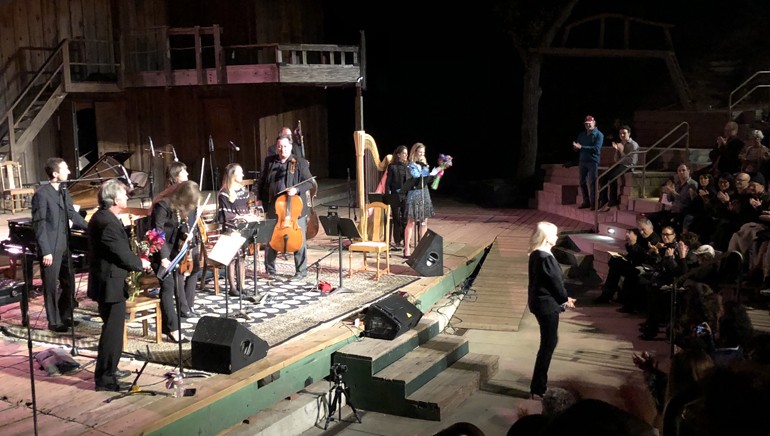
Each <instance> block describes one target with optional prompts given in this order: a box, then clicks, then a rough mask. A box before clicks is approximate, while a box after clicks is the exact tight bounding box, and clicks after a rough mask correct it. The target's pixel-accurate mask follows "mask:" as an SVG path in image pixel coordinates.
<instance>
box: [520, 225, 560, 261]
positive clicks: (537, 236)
mask: <svg viewBox="0 0 770 436" xmlns="http://www.w3.org/2000/svg"><path fill="white" fill-rule="evenodd" d="M558 231H559V229H558V227H556V224H553V223H549V222H548V221H540V222H539V223H537V226H535V230H534V231H533V232H532V236H530V237H529V250H528V251H527V253H528V254H529V253H532V252H533V251H535V250H537V249H538V248H540V247H542V246H543V245H545V243H546V241H548V235H550V234H554V235H555V234H556V233H557V232H558Z"/></svg>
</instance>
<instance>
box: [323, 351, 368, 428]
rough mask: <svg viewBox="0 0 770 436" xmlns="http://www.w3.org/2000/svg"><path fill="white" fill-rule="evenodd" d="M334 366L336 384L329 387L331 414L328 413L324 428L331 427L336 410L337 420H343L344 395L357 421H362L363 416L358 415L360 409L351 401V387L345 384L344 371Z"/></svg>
mask: <svg viewBox="0 0 770 436" xmlns="http://www.w3.org/2000/svg"><path fill="white" fill-rule="evenodd" d="M335 365H339V364H335ZM334 368H335V366H332V378H333V380H334V386H332V387H331V388H330V389H329V397H331V399H332V402H331V403H330V404H329V414H328V415H326V424H324V430H326V429H327V428H328V427H329V423H330V422H331V421H334V412H337V421H342V397H343V396H344V397H345V404H347V405H348V406H350V409H351V410H353V416H355V417H356V421H357V422H358V423H359V424H360V423H361V417H360V416H358V410H356V407H355V406H354V405H353V403H351V402H350V395H348V390H349V389H347V388H346V387H345V384H344V382H343V381H342V373H340V372H337V371H335V369H334Z"/></svg>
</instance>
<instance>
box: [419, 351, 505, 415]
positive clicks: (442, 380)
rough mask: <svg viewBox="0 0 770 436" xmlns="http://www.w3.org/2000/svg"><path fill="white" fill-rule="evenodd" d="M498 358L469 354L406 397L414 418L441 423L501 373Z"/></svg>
mask: <svg viewBox="0 0 770 436" xmlns="http://www.w3.org/2000/svg"><path fill="white" fill-rule="evenodd" d="M498 361H499V356H493V355H489V354H474V353H469V354H466V355H465V356H463V357H462V358H461V359H460V360H458V361H457V362H455V363H454V364H453V365H452V366H451V367H449V368H447V369H446V370H444V371H442V372H441V373H440V374H439V375H437V376H436V377H435V378H433V380H431V381H429V382H428V383H426V384H425V385H424V386H423V387H421V388H420V389H418V390H417V391H416V392H415V393H413V394H412V395H410V396H409V397H407V403H408V404H409V406H410V411H409V416H410V417H412V418H419V419H428V420H432V421H441V420H442V419H443V418H445V417H447V416H448V415H450V414H451V413H452V412H453V411H454V410H455V409H457V407H458V406H459V405H460V404H462V403H463V402H464V401H465V400H466V399H468V397H470V396H471V395H473V393H475V392H476V391H478V390H479V387H480V386H481V385H483V384H484V383H486V382H487V381H488V380H489V379H490V378H491V377H492V376H493V375H495V374H496V373H497V370H498Z"/></svg>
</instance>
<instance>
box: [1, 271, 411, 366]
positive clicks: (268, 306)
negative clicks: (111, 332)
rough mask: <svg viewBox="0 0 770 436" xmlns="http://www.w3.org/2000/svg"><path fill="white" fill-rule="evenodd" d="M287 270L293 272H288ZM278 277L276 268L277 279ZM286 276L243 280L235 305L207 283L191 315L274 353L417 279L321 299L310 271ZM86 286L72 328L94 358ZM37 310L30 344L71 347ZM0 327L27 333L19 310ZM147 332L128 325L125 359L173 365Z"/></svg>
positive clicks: (93, 320) (347, 288) (357, 278)
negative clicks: (250, 336) (239, 331)
mask: <svg viewBox="0 0 770 436" xmlns="http://www.w3.org/2000/svg"><path fill="white" fill-rule="evenodd" d="M291 269H292V272H293V267H292V268H291ZM282 273H283V271H282V270H281V268H280V266H279V274H282ZM250 274H252V272H251V271H250V269H247V276H249V275H250ZM289 275H290V273H288V272H287V274H286V276H279V278H278V279H276V280H271V281H268V280H266V279H264V278H258V279H257V280H256V282H255V281H254V279H253V278H247V279H246V280H245V282H244V290H245V294H246V295H244V296H243V297H242V298H240V299H239V297H232V296H230V297H225V293H224V289H225V288H224V279H222V278H220V279H219V280H220V295H214V281H213V277H209V278H208V280H207V281H206V284H205V288H204V290H202V291H201V290H199V291H198V294H197V296H196V300H195V306H194V310H195V311H196V312H197V313H198V314H199V315H200V316H201V317H203V316H215V317H224V316H225V315H226V314H227V315H229V317H230V318H233V319H236V320H237V321H238V322H239V323H240V324H241V325H243V326H244V327H246V328H248V329H249V330H250V331H251V332H253V333H255V334H256V335H257V336H258V337H260V338H261V339H263V340H265V341H266V342H267V343H268V344H269V345H270V346H271V347H273V346H276V345H278V344H281V343H282V342H285V341H287V340H289V339H291V338H293V337H295V336H297V335H299V334H302V333H304V332H307V331H309V330H311V329H312V328H314V327H316V326H319V325H321V324H324V323H326V322H328V321H332V320H334V319H338V318H341V317H345V316H347V315H350V314H353V313H356V312H358V311H359V310H360V309H361V308H362V307H364V306H366V305H368V304H370V303H372V302H374V301H376V300H378V299H380V298H381V297H383V296H385V295H388V294H390V293H392V292H394V291H396V290H397V289H399V288H402V287H404V286H406V285H407V284H409V283H411V282H413V281H415V280H417V279H419V277H416V276H405V275H394V274H390V275H383V276H381V277H380V280H379V282H378V281H375V280H374V279H373V277H372V276H373V274H372V272H364V273H357V274H354V275H353V277H348V276H347V274H345V275H344V277H343V283H342V284H343V288H341V289H338V290H335V291H333V292H331V293H322V292H320V291H318V290H316V288H315V280H316V271H315V270H313V271H310V272H309V274H308V277H307V281H302V282H298V281H291V280H290V279H289V278H288V277H287V276H289ZM318 276H319V279H320V280H325V281H327V282H329V283H331V284H332V286H333V287H334V288H337V287H338V285H339V273H338V270H337V269H321V271H320V272H319V274H318ZM252 277H253V275H252ZM311 280H312V282H311ZM86 283H87V274H81V275H79V276H78V278H77V279H76V284H79V286H78V289H79V291H78V304H79V305H78V308H77V309H75V319H76V320H78V321H80V324H79V325H78V326H77V327H76V328H75V338H76V345H77V347H78V349H82V350H90V351H92V352H93V353H94V354H95V353H96V347H97V345H98V341H99V333H100V330H101V324H102V323H101V319H100V318H99V315H98V312H97V306H96V303H95V302H93V301H91V300H90V299H88V298H87V297H85V286H86ZM255 290H256V298H255V297H254V291H255ZM225 302H227V305H226V303H225ZM42 305H43V297H42V295H39V294H37V295H35V296H33V298H32V299H31V301H30V319H31V322H30V324H31V325H32V329H31V334H32V339H33V340H35V341H39V342H43V343H49V344H56V345H63V346H71V343H72V339H71V333H55V332H51V331H49V330H48V329H47V322H46V319H45V312H44V310H43V308H42ZM199 320H200V318H186V319H185V318H182V329H183V331H184V332H185V335H186V336H187V337H188V338H190V339H192V337H193V334H194V332H195V328H196V326H197V323H198V321H199ZM0 325H2V326H3V333H5V335H6V336H7V337H8V338H9V339H16V340H26V338H27V329H26V328H25V327H22V326H21V313H20V311H19V306H18V304H13V305H9V306H6V307H5V311H4V312H2V319H1V320H0ZM149 329H150V332H149V334H148V335H147V336H146V337H143V336H142V325H141V322H134V323H130V324H128V344H127V347H126V350H127V351H128V353H132V354H137V355H139V356H140V357H139V358H140V359H142V360H144V359H148V360H150V361H151V362H155V363H162V364H169V365H177V364H178V363H179V346H178V344H176V343H171V342H166V339H165V337H164V342H163V343H160V344H158V343H156V342H155V322H154V321H151V322H150V323H149ZM190 347H191V344H190V343H186V344H182V361H183V362H184V365H185V366H186V367H189V365H190Z"/></svg>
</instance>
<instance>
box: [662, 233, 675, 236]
mask: <svg viewBox="0 0 770 436" xmlns="http://www.w3.org/2000/svg"><path fill="white" fill-rule="evenodd" d="M661 235H663V236H674V234H673V233H661Z"/></svg>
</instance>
